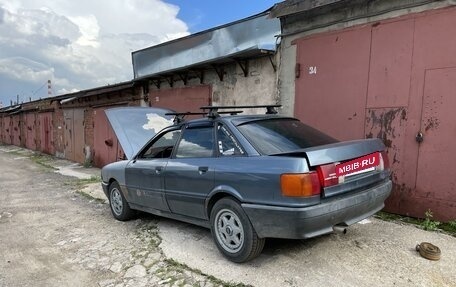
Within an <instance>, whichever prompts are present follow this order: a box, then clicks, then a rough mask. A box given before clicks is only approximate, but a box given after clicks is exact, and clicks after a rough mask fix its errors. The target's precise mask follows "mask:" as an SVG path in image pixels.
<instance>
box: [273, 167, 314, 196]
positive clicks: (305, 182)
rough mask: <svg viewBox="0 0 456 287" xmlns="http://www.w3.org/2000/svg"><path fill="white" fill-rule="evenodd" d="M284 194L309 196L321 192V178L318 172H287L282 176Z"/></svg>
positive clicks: (281, 183)
mask: <svg viewBox="0 0 456 287" xmlns="http://www.w3.org/2000/svg"><path fill="white" fill-rule="evenodd" d="M280 187H281V189H282V195H284V196H291V197H302V196H304V197H307V196H313V195H318V194H320V192H321V186H320V180H319V178H318V175H317V173H316V172H314V171H313V172H309V173H285V174H282V175H281V176H280Z"/></svg>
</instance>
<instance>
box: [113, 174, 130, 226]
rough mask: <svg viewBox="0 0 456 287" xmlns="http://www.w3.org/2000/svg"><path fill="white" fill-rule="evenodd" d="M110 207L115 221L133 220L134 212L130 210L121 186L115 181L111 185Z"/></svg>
mask: <svg viewBox="0 0 456 287" xmlns="http://www.w3.org/2000/svg"><path fill="white" fill-rule="evenodd" d="M109 205H110V207H111V212H112V215H113V216H114V218H115V219H117V220H120V221H126V220H129V219H130V218H132V216H133V210H131V209H130V205H128V202H127V200H125V197H124V195H123V194H122V191H121V190H120V186H119V184H118V183H117V182H115V181H114V182H113V183H111V184H110V185H109Z"/></svg>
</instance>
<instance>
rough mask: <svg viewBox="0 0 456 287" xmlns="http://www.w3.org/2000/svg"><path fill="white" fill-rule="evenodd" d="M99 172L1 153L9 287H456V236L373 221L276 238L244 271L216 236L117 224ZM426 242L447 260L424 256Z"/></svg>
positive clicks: (2, 256) (182, 228)
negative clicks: (341, 230) (421, 246)
mask: <svg viewBox="0 0 456 287" xmlns="http://www.w3.org/2000/svg"><path fill="white" fill-rule="evenodd" d="M98 175H99V170H98V169H86V168H82V167H81V166H79V165H75V164H72V163H70V162H68V161H65V160H60V159H55V158H51V157H47V156H44V157H43V156H36V155H34V154H33V153H32V152H30V151H27V150H24V149H18V148H16V147H12V146H0V196H1V200H0V242H1V247H0V286H1V287H3V286H102V287H111V286H112V287H113V286H119V287H121V286H243V285H244V284H245V285H253V286H322V285H324V286H456V259H455V258H456V238H455V237H451V236H449V235H446V234H442V233H438V232H428V231H424V230H421V229H419V228H417V227H416V226H413V225H405V224H398V223H393V222H385V221H381V220H378V219H375V218H370V219H369V220H365V221H363V222H361V223H360V224H356V225H354V226H352V227H350V228H349V229H348V233H347V234H345V235H344V234H330V235H326V236H321V237H318V238H314V239H311V240H277V239H276V240H273V239H270V240H267V241H266V246H265V249H264V251H263V253H262V254H261V256H260V257H259V258H257V259H255V260H253V261H251V262H249V263H246V264H234V263H231V262H229V261H227V260H226V259H224V258H223V257H222V256H221V255H220V253H219V252H218V250H217V248H216V247H215V245H214V244H213V242H212V239H211V235H210V232H209V231H208V230H206V229H203V228H200V227H196V226H192V225H189V224H185V223H181V222H177V221H173V220H169V219H163V218H158V217H155V216H149V215H146V214H141V215H140V216H139V218H138V219H136V220H132V221H129V222H118V221H116V220H114V219H113V218H112V216H111V214H110V210H109V206H108V204H107V203H106V199H105V197H104V194H103V192H102V191H101V188H100V185H99V183H98V182H97V181H98V180H99V178H98ZM284 224H286V223H284ZM423 241H426V242H431V243H433V244H435V245H437V246H439V247H440V249H441V250H442V258H441V260H439V261H429V260H426V259H424V258H422V257H420V256H419V254H418V253H417V252H416V251H415V246H416V244H418V243H420V242H423ZM236 284H238V285H236Z"/></svg>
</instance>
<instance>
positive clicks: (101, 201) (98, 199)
mask: <svg viewBox="0 0 456 287" xmlns="http://www.w3.org/2000/svg"><path fill="white" fill-rule="evenodd" d="M76 193H77V194H79V195H81V196H82V197H85V198H87V199H89V200H91V201H95V202H97V203H103V204H104V203H106V201H105V200H104V199H101V198H96V197H93V196H92V195H90V194H88V193H85V192H83V191H81V190H77V191H76Z"/></svg>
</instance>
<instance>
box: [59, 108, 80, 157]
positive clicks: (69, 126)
mask: <svg viewBox="0 0 456 287" xmlns="http://www.w3.org/2000/svg"><path fill="white" fill-rule="evenodd" d="M63 117H64V135H63V137H64V142H65V145H64V152H65V158H66V159H69V160H72V161H76V162H79V163H84V161H85V155H84V147H85V140H84V138H85V137H84V109H65V110H64V111H63Z"/></svg>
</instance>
